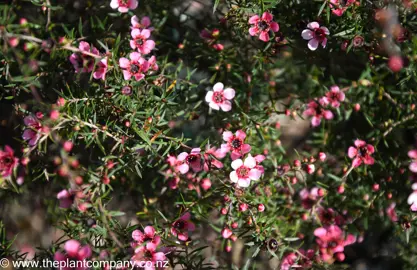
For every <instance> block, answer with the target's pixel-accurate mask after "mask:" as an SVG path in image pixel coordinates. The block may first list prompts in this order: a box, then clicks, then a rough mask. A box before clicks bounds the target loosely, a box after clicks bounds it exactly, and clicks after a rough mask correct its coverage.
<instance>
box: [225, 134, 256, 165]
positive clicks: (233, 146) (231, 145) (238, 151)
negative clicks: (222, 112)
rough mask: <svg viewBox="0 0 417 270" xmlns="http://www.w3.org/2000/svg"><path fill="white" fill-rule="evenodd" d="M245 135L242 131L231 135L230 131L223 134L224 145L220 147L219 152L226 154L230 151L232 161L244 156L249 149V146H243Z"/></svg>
mask: <svg viewBox="0 0 417 270" xmlns="http://www.w3.org/2000/svg"><path fill="white" fill-rule="evenodd" d="M245 138H246V133H245V132H243V130H238V131H236V134H235V135H233V133H232V132H230V131H225V132H223V140H224V141H226V143H224V144H222V145H221V151H223V152H224V153H228V152H230V151H232V154H231V157H232V160H235V159H238V158H240V157H242V156H243V155H244V154H246V153H249V151H250V150H251V147H250V145H249V144H245V143H244V141H245Z"/></svg>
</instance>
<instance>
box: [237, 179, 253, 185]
mask: <svg viewBox="0 0 417 270" xmlns="http://www.w3.org/2000/svg"><path fill="white" fill-rule="evenodd" d="M237 184H238V186H239V187H248V186H249V185H250V180H249V179H239V181H238V182H237Z"/></svg>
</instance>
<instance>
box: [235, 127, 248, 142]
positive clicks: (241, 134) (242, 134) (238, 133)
mask: <svg viewBox="0 0 417 270" xmlns="http://www.w3.org/2000/svg"><path fill="white" fill-rule="evenodd" d="M236 137H237V138H238V139H241V140H242V141H243V140H244V139H245V138H246V133H245V132H244V131H243V130H241V129H239V130H238V131H236Z"/></svg>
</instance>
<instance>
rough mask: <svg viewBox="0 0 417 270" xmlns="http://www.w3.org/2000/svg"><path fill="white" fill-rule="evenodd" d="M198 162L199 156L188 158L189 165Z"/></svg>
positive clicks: (189, 156)
mask: <svg viewBox="0 0 417 270" xmlns="http://www.w3.org/2000/svg"><path fill="white" fill-rule="evenodd" d="M197 160H198V156H197V155H192V154H190V155H188V157H187V163H193V162H195V161H197Z"/></svg>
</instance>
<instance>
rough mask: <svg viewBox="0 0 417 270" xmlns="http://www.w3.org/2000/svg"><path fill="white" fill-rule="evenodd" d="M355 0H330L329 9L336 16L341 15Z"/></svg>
mask: <svg viewBox="0 0 417 270" xmlns="http://www.w3.org/2000/svg"><path fill="white" fill-rule="evenodd" d="M355 1H356V0H330V9H331V10H332V13H333V14H334V15H336V16H342V15H343V13H344V12H345V11H346V10H347V8H348V6H350V5H351V4H353V3H355Z"/></svg>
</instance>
